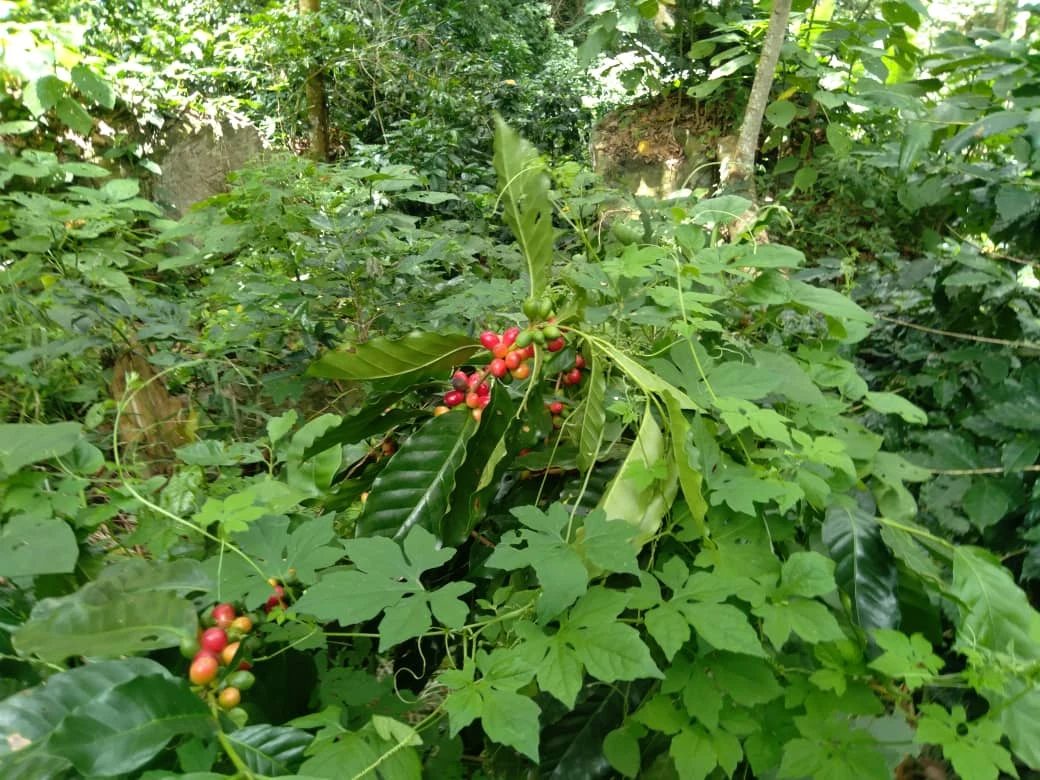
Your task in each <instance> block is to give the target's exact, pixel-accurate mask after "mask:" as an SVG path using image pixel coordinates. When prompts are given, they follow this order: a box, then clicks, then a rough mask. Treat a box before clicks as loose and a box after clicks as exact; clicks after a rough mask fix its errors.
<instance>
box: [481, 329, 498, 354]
mask: <svg viewBox="0 0 1040 780" xmlns="http://www.w3.org/2000/svg"><path fill="white" fill-rule="evenodd" d="M501 340H502V338H501V337H500V336H499V335H498V334H497V333H495V332H493V331H490V330H485V331H484V332H483V333H481V334H480V343H481V344H483V345H484V348H485V349H493V348H494V347H495V345H496V344H498V343H499V342H500V341H501Z"/></svg>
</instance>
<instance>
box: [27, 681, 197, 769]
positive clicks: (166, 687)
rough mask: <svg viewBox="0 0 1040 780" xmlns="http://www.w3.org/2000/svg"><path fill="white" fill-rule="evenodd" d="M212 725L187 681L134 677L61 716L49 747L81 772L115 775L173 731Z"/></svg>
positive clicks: (146, 756)
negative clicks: (62, 717)
mask: <svg viewBox="0 0 1040 780" xmlns="http://www.w3.org/2000/svg"><path fill="white" fill-rule="evenodd" d="M214 725H215V724H214V721H213V718H212V716H211V715H210V713H209V710H208V708H207V707H206V705H205V703H204V702H203V701H202V700H201V699H200V698H199V697H198V696H196V695H195V694H194V693H192V692H191V690H190V689H189V688H188V684H187V681H185V680H174V679H172V678H168V677H155V676H151V677H137V678H134V679H132V680H127V681H126V682H124V683H121V684H119V685H117V686H115V687H114V688H112V689H110V690H108V691H106V692H105V693H104V694H102V695H101V696H99V697H98V698H97V699H95V700H94V701H92V702H90V703H89V704H88V705H85V706H83V707H80V708H79V709H77V710H76V711H75V712H73V713H72V714H70V715H69V716H68V717H66V718H65V719H64V720H63V721H62V722H61V725H60V726H58V728H57V730H56V731H55V732H54V735H53V736H52V737H51V739H50V742H49V745H48V747H49V749H50V751H52V752H53V753H55V754H56V755H59V756H62V757H63V758H66V759H68V760H69V761H70V762H71V763H72V765H73V766H74V767H76V769H77V770H78V771H79V772H80V773H81V774H82V775H84V776H88V777H89V776H97V775H103V776H108V775H119V774H124V773H127V772H132V771H134V770H135V769H137V768H138V767H140V766H141V765H143V764H145V763H146V762H148V761H150V760H151V759H152V757H153V756H155V754H156V753H158V752H159V751H160V750H162V749H163V747H165V746H166V743H167V742H169V741H170V740H171V739H172V738H173V737H175V736H176V735H178V734H195V735H198V736H205V735H206V734H209V733H210V732H212V731H213V728H214Z"/></svg>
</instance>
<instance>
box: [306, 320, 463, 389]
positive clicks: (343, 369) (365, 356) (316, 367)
mask: <svg viewBox="0 0 1040 780" xmlns="http://www.w3.org/2000/svg"><path fill="white" fill-rule="evenodd" d="M481 349H482V347H481V346H480V345H479V344H477V343H476V342H475V341H474V340H473V338H471V337H470V336H464V335H461V334H445V333H421V332H415V333H410V334H409V335H407V336H405V337H404V338H400V339H388V338H382V337H379V338H374V339H372V340H371V341H366V342H364V343H363V344H358V345H357V346H356V347H354V348H353V349H351V350H350V351H337V352H327V353H326V354H325V355H323V356H322V357H321V358H319V359H318V361H317V362H315V363H313V364H312V365H311V367H310V368H309V369H307V374H308V376H313V377H318V378H320V379H339V380H345V381H354V382H375V383H378V384H379V386H380V388H382V389H385V390H392V389H401V388H405V387H409V386H410V385H413V384H415V383H416V382H418V381H420V380H422V379H428V378H432V377H444V378H446V377H448V375H449V374H450V373H451V369H452V368H453V367H454V366H458V365H460V364H462V363H465V362H466V361H467V360H469V359H470V358H471V357H472V356H473V355H475V354H476V353H477V352H478V351H480V350H481Z"/></svg>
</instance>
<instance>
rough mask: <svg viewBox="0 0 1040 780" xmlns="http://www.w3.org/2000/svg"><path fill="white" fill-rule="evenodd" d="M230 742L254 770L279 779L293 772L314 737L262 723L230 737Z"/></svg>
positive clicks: (304, 732) (284, 727) (299, 731)
mask: <svg viewBox="0 0 1040 780" xmlns="http://www.w3.org/2000/svg"><path fill="white" fill-rule="evenodd" d="M228 739H229V740H230V741H231V744H232V745H234V746H235V752H236V753H238V755H239V756H241V758H242V760H243V761H245V763H246V766H248V767H249V768H250V769H251V770H253V771H254V772H256V773H257V774H261V775H269V776H272V777H278V776H280V775H291V774H292V773H293V770H294V769H296V768H297V767H298V766H299V765H300V763H301V762H302V761H303V751H304V750H306V749H307V746H308V745H310V744H311V741H312V740H313V739H314V738H313V737H312V736H311V735H310V734H308V733H307V732H306V731H301V730H300V729H293V728H289V727H288V726H272V725H270V724H267V723H259V724H256V725H255V726H246V727H245V728H242V729H239V730H238V731H235V732H233V733H231V734H228Z"/></svg>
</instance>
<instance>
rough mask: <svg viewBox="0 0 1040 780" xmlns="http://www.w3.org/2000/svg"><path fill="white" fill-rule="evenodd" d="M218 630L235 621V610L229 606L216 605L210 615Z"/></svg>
mask: <svg viewBox="0 0 1040 780" xmlns="http://www.w3.org/2000/svg"><path fill="white" fill-rule="evenodd" d="M210 614H211V615H212V617H213V622H214V623H216V624H217V626H218V627H219V628H227V627H228V626H230V625H231V621H232V620H234V619H235V617H236V615H235V608H234V606H232V605H231V604H217V605H216V606H215V607H213V611H212V612H211V613H210Z"/></svg>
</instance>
